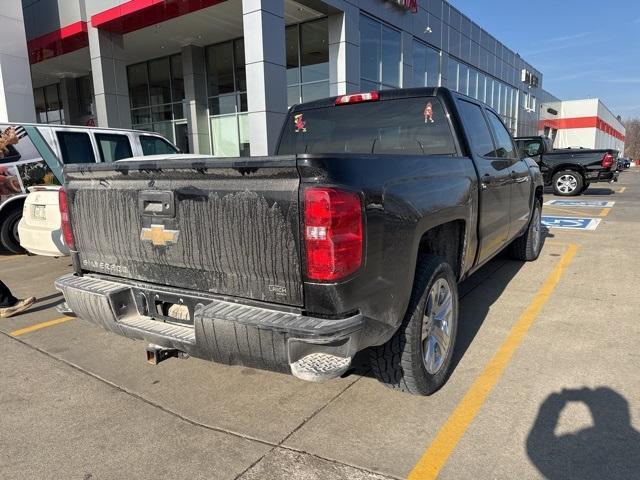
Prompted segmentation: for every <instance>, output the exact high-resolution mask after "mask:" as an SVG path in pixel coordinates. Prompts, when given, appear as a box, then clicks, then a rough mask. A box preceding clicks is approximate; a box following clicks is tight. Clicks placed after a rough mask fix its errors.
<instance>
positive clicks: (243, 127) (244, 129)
mask: <svg viewBox="0 0 640 480" xmlns="http://www.w3.org/2000/svg"><path fill="white" fill-rule="evenodd" d="M238 129H239V138H240V156H242V157H248V156H250V155H251V144H250V137H249V115H247V114H246V113H245V114H243V115H238Z"/></svg>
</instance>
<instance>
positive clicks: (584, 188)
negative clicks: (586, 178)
mask: <svg viewBox="0 0 640 480" xmlns="http://www.w3.org/2000/svg"><path fill="white" fill-rule="evenodd" d="M589 185H591V184H590V183H589V182H585V184H584V185H583V186H582V190H580V193H584V192H586V191H587V188H589Z"/></svg>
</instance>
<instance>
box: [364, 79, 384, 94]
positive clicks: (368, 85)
mask: <svg viewBox="0 0 640 480" xmlns="http://www.w3.org/2000/svg"><path fill="white" fill-rule="evenodd" d="M379 88H380V84H379V83H375V82H369V81H367V80H360V90H362V91H363V92H370V91H372V90H378V89H379Z"/></svg>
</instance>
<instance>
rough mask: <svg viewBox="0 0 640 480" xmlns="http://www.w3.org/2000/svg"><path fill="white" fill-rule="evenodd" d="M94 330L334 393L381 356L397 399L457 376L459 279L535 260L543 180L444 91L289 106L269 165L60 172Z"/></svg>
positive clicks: (69, 282)
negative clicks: (507, 256)
mask: <svg viewBox="0 0 640 480" xmlns="http://www.w3.org/2000/svg"><path fill="white" fill-rule="evenodd" d="M64 174H65V189H64V190H62V193H61V198H60V200H61V201H60V206H61V210H62V218H63V231H64V234H65V239H66V242H67V243H68V245H69V246H70V248H71V250H72V252H73V253H72V257H73V263H74V266H75V273H74V274H71V275H67V276H64V277H62V278H60V279H58V280H57V282H56V286H57V288H58V289H59V290H61V291H62V292H63V293H64V296H65V298H66V301H67V302H68V304H69V306H70V307H71V309H72V310H73V311H74V312H75V313H76V314H77V315H78V316H79V317H81V318H84V319H86V320H90V321H92V322H94V323H97V324H99V325H101V326H103V327H104V328H106V329H108V330H111V331H113V332H115V333H118V334H120V335H124V336H126V337H130V338H136V339H140V340H144V341H146V342H148V343H149V344H150V345H149V347H148V348H147V359H148V360H149V361H150V362H151V363H157V362H159V361H161V360H163V359H165V358H168V357H172V356H186V355H193V356H195V357H200V358H204V359H208V360H212V361H215V362H221V363H225V364H241V365H245V366H252V367H256V368H263V369H270V370H276V371H281V372H286V373H292V374H293V375H295V376H297V377H299V378H302V379H305V380H312V381H320V380H325V379H330V378H335V377H337V376H340V375H341V374H343V373H344V372H345V371H346V370H347V369H348V368H349V366H350V364H351V361H352V358H353V357H354V355H355V354H356V353H357V352H358V351H361V350H364V349H367V348H369V347H370V352H371V353H370V355H371V364H372V369H373V371H374V372H375V373H376V374H377V376H378V378H379V379H380V380H381V381H382V382H383V383H385V384H387V385H389V386H391V387H394V388H397V389H400V390H404V391H408V392H411V393H414V394H422V395H426V394H430V393H432V392H434V391H435V390H437V389H438V388H440V386H442V385H443V384H444V382H445V381H446V379H447V377H448V375H449V373H450V371H451V368H452V360H451V359H452V355H453V350H454V345H455V343H456V335H457V330H458V290H457V283H458V282H459V281H460V280H462V279H464V278H466V277H467V276H468V275H470V274H471V273H473V272H474V271H476V270H477V269H478V268H479V267H480V266H482V265H483V264H485V263H486V262H487V261H488V260H489V259H491V258H492V257H493V256H495V255H496V254H497V253H498V252H500V251H501V250H502V249H504V248H505V247H507V246H510V252H511V254H512V255H513V257H514V258H516V259H519V260H535V259H536V258H537V257H538V255H539V253H540V250H541V248H542V245H543V241H544V236H543V233H542V224H541V205H542V191H543V185H542V176H541V174H540V171H539V169H538V166H537V165H536V163H535V162H534V161H533V160H531V159H528V158H525V159H521V158H520V156H519V155H518V153H517V149H516V146H515V144H514V142H513V139H512V137H511V136H510V135H509V132H508V131H507V129H506V128H505V126H504V125H503V123H502V122H501V121H500V119H499V117H498V116H497V115H496V113H495V112H494V111H492V110H490V109H489V108H487V107H486V106H484V105H483V104H481V103H479V102H477V101H475V100H473V99H471V98H468V97H466V96H462V95H459V94H456V93H453V92H451V91H449V90H447V89H443V88H440V89H410V90H387V91H383V92H370V93H363V94H353V95H347V96H341V97H337V98H329V99H324V100H318V101H315V102H311V103H306V104H302V105H298V106H295V107H293V108H292V109H291V110H290V112H289V114H288V117H287V119H286V122H285V124H284V127H283V129H282V133H281V137H280V139H279V144H278V147H277V155H276V156H273V157H255V158H222V159H220V158H218V159H214V158H202V159H201V160H198V161H184V160H181V161H177V160H174V159H171V158H170V157H167V158H165V159H158V160H145V161H121V162H117V163H114V164H96V165H81V166H80V165H78V166H72V165H69V166H67V167H65V172H64Z"/></svg>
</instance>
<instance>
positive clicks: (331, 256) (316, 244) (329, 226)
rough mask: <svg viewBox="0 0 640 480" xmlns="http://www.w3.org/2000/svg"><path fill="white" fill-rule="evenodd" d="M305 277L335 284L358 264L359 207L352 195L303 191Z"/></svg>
mask: <svg viewBox="0 0 640 480" xmlns="http://www.w3.org/2000/svg"><path fill="white" fill-rule="evenodd" d="M304 236H305V245H306V250H307V277H308V278H309V279H310V280H322V281H335V280H338V279H340V278H344V277H346V276H347V275H350V274H352V273H353V272H355V271H356V270H357V269H358V268H360V265H361V264H362V242H363V234H362V204H361V202H360V197H359V196H358V195H357V194H356V193H353V192H348V191H345V190H338V189H335V188H323V187H317V188H309V189H307V190H306V191H305V192H304Z"/></svg>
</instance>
